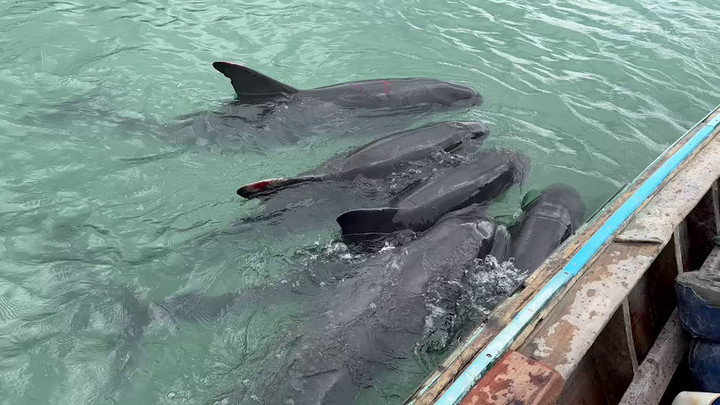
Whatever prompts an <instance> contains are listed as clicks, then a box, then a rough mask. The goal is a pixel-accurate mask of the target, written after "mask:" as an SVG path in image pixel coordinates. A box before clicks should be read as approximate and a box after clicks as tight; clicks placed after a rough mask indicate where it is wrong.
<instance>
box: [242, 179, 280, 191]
mask: <svg viewBox="0 0 720 405" xmlns="http://www.w3.org/2000/svg"><path fill="white" fill-rule="evenodd" d="M274 182H275V180H263V181H258V182H257V183H253V184H250V185H247V186H245V187H243V188H250V189H255V190H258V191H262V190H265V189H266V188H268V186H269V185H271V184H273V183H274Z"/></svg>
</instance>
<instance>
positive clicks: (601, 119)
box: [0, 0, 720, 404]
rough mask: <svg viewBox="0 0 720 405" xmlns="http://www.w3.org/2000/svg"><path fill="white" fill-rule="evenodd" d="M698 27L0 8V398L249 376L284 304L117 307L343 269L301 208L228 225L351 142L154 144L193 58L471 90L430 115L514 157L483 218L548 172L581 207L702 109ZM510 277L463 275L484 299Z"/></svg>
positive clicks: (557, 7) (207, 104)
mask: <svg viewBox="0 0 720 405" xmlns="http://www.w3.org/2000/svg"><path fill="white" fill-rule="evenodd" d="M718 21H720V10H719V9H718V7H717V4H716V2H715V1H713V0H616V1H607V0H588V1H579V0H542V1H537V0H514V1H462V0H458V1H444V2H440V1H417V0H414V1H413V0H382V1H360V0H343V1H339V0H302V1H288V0H263V1H237V0H235V1H219V0H203V1H196V0H195V1H190V0H187V1H174V0H142V1H109V0H99V1H95V2H89V1H72V0H64V1H37V0H23V1H11V0H3V1H0V403H1V404H46V403H53V404H96V403H97V404H102V403H116V404H160V403H167V404H172V403H208V402H210V403H212V401H213V400H214V399H216V398H219V397H220V395H221V394H222V393H223V392H227V391H230V390H235V389H238V387H242V386H253V385H256V384H258V381H256V379H257V378H258V376H259V375H260V374H261V370H263V369H264V367H265V366H266V365H267V364H270V363H271V362H272V361H274V360H275V359H277V358H278V357H282V355H283V350H282V348H277V347H274V346H273V345H274V344H275V342H276V337H277V336H279V335H281V334H282V333H283V332H284V331H285V330H288V329H291V328H293V327H294V326H296V325H298V324H299V323H302V320H303V318H302V316H301V315H299V314H302V311H303V308H302V305H301V304H299V303H294V302H286V303H282V302H281V303H279V304H278V303H275V304H273V305H267V306H259V307H253V308H252V309H248V310H247V311H243V310H236V311H231V312H229V313H227V314H224V315H223V316H221V317H219V318H217V319H209V318H208V319H206V318H204V317H200V318H201V319H199V322H188V323H183V322H172V321H168V322H165V323H163V322H156V324H152V325H148V326H147V328H144V329H143V330H142V331H141V332H142V333H136V332H138V331H136V330H135V329H133V325H134V322H137V319H130V318H129V317H128V310H127V308H128V307H132V305H137V306H138V308H144V307H143V305H144V306H147V305H148V304H147V303H149V302H153V301H155V302H158V301H161V300H163V299H165V298H167V297H171V296H174V295H177V294H181V293H185V292H199V293H202V294H205V295H207V296H220V295H221V294H224V293H228V292H230V293H234V292H238V291H243V290H246V289H248V288H251V287H252V286H267V285H275V284H278V283H282V282H283V280H285V279H286V278H287V277H288V273H291V272H298V271H300V272H307V273H309V274H310V273H312V271H313V268H314V267H315V266H316V264H317V263H318V261H324V262H331V261H337V262H343V261H344V262H352V261H354V260H362V258H357V257H355V256H353V254H352V253H349V252H347V251H346V249H345V248H344V246H343V245H342V244H338V243H334V242H333V240H334V239H336V238H337V236H338V234H337V229H336V225H335V223H334V218H323V215H322V213H319V214H316V215H317V217H311V218H310V219H311V220H313V221H315V222H316V223H315V225H316V226H301V225H298V224H307V222H308V221H307V219H308V218H303V219H306V220H305V221H291V220H288V221H287V222H282V223H271V224H266V226H258V227H253V226H246V227H245V228H242V227H241V228H242V229H240V230H239V231H237V232H230V231H228V230H229V229H237V221H238V220H239V219H241V218H246V217H251V216H255V215H258V213H259V212H260V210H261V207H259V204H258V203H257V202H256V201H251V202H247V201H243V200H241V199H240V198H239V197H237V196H236V195H235V193H234V192H235V190H236V189H237V187H238V186H240V185H242V184H245V183H247V182H250V181H255V180H260V179H263V178H268V177H277V176H287V175H293V174H298V173H301V172H303V171H306V170H308V169H311V168H313V167H315V166H317V165H319V164H320V163H322V162H324V161H325V160H327V159H328V158H330V157H332V156H334V155H336V154H338V153H341V152H344V151H347V150H349V149H350V148H352V147H353V146H357V145H360V144H363V143H364V142H367V141H368V140H369V139H372V134H364V135H363V134H360V135H357V136H316V137H309V138H307V139H303V140H302V141H301V142H298V143H293V144H281V145H275V146H274V147H264V146H263V144H262V143H259V144H257V143H253V142H246V141H247V140H245V141H240V142H234V141H232V142H229V143H226V142H224V141H222V140H220V141H217V140H215V141H211V142H206V143H204V144H203V143H202V142H201V143H194V144H182V143H177V142H171V141H170V140H169V139H168V138H167V137H166V136H163V134H164V133H163V132H162V131H160V130H159V129H158V128H159V126H160V125H161V124H163V123H166V122H170V121H171V120H172V119H173V118H174V117H177V116H180V115H183V114H188V113H193V112H196V111H208V110H212V109H214V108H217V107H218V106H220V105H222V104H223V103H226V102H228V101H231V100H232V98H233V96H234V94H233V91H232V88H231V86H230V83H229V81H228V80H227V79H226V78H225V77H223V76H222V75H221V74H219V73H217V72H216V71H214V70H213V68H212V66H211V63H212V62H214V61H216V60H227V61H235V62H242V63H244V64H246V65H248V66H250V67H252V68H255V69H257V70H259V71H261V72H263V73H265V74H267V75H269V76H271V77H273V78H276V79H278V80H280V81H283V82H285V83H288V84H290V85H292V86H294V87H298V88H313V87H319V86H324V85H330V84H334V83H338V82H344V81H350V80H361V79H369V78H384V77H417V76H422V77H433V78H438V79H443V80H449V81H456V82H460V83H463V84H467V85H470V86H472V87H474V88H476V89H477V90H479V91H480V92H481V93H482V95H483V96H484V98H485V102H484V104H483V105H482V106H481V107H480V108H475V109H471V110H464V111H460V112H456V113H449V114H445V115H441V116H439V117H432V119H464V120H471V119H472V120H482V121H486V122H488V123H489V124H490V125H491V128H492V135H491V137H490V139H489V140H488V142H487V146H489V147H502V148H509V149H514V150H518V151H520V152H522V153H524V154H526V155H528V156H529V157H530V160H531V169H530V172H529V177H528V179H527V181H526V182H525V183H524V184H523V185H521V186H517V187H515V188H513V189H512V190H510V191H509V192H508V193H507V194H506V195H505V196H504V197H503V198H502V199H501V200H500V201H499V202H498V203H497V204H496V205H495V207H494V210H495V212H496V213H498V214H500V215H502V214H504V215H513V214H516V213H517V211H518V209H519V205H520V201H521V199H522V196H523V194H524V193H525V192H527V191H528V190H530V189H533V188H541V187H543V186H545V185H548V184H552V183H556V182H564V183H568V184H570V185H572V186H574V187H576V188H577V189H578V190H579V191H580V193H581V194H582V196H583V198H584V200H585V202H586V203H587V205H588V207H589V210H588V213H589V214H590V213H592V211H594V210H595V209H597V208H599V207H600V206H601V205H602V204H603V203H604V202H605V201H606V200H607V199H608V198H609V197H611V196H612V195H613V194H614V193H615V192H616V191H617V190H618V189H619V188H620V187H622V186H623V185H624V184H625V183H626V182H627V181H630V180H632V179H633V178H634V177H635V176H636V175H637V174H638V173H639V172H640V171H641V170H642V169H643V168H644V167H645V166H646V165H647V164H648V163H649V162H651V161H652V160H653V159H654V158H655V157H656V156H657V155H658V154H659V153H660V152H661V151H663V150H664V149H665V148H666V147H667V146H668V145H669V144H671V143H672V142H673V141H674V140H675V139H677V138H678V137H679V136H680V135H681V134H682V133H683V132H684V131H685V130H687V129H688V128H689V127H690V126H691V125H692V124H693V123H694V122H696V121H697V120H699V119H700V118H701V117H702V116H704V115H705V114H706V113H707V112H708V111H709V110H710V109H711V108H712V107H714V106H715V105H717V104H720V40H719V39H718V31H717V27H718V25H717V22H718ZM430 119H431V118H430V117H423V120H424V121H423V122H427V121H428V120H430ZM420 123H421V122H417V123H416V124H420ZM343 132H344V129H343V128H338V130H337V134H342V133H343ZM243 230H244V231H243ZM298 269H300V270H298ZM514 276H516V275H514V274H510V273H507V274H500V275H495V276H488V279H487V280H485V284H482V283H481V285H480V288H481V289H483V288H488V289H491V290H492V289H496V290H497V291H498V293H501V292H502V291H505V289H506V288H509V286H510V285H511V284H512V283H513V282H514V281H516V280H514V278H513V277H514ZM491 301H492V300H489V301H488V304H487V305H488V308H486V309H490V308H489V307H490V305H491V304H492V303H491ZM140 313H142V311H140ZM136 315H137V314H136ZM448 350H449V349H448ZM446 352H447V351H445V353H446ZM442 355H443V352H441V353H439V354H437V353H436V354H432V355H428V354H423V353H418V355H417V356H416V357H415V358H411V359H405V360H403V361H398V364H397V366H396V372H395V373H393V374H392V375H390V376H387V377H386V378H385V381H386V383H384V384H380V385H378V386H375V387H372V388H369V389H367V390H365V391H364V392H363V393H362V395H361V396H360V397H359V399H358V400H359V402H365V403H373V404H376V403H386V402H387V403H398V402H401V401H402V400H403V399H404V398H405V397H406V396H407V395H408V394H409V393H410V392H411V391H412V390H413V388H414V387H415V386H416V385H417V384H418V383H419V382H421V381H422V380H423V378H424V376H425V375H426V374H427V373H428V372H429V371H430V370H432V369H433V368H434V366H435V365H436V364H437V362H438V361H439V360H440V359H441V358H442ZM260 383H261V382H260Z"/></svg>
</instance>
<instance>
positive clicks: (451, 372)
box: [406, 111, 720, 405]
mask: <svg viewBox="0 0 720 405" xmlns="http://www.w3.org/2000/svg"><path fill="white" fill-rule="evenodd" d="M718 115H720V111H716V112H715V113H713V114H712V115H710V116H708V117H707V118H706V119H705V120H704V121H703V122H702V123H700V124H699V125H698V126H696V127H695V128H694V130H693V131H691V132H690V133H689V134H688V136H686V137H685V138H684V139H683V140H682V141H680V142H678V143H677V144H676V145H674V146H673V147H672V148H671V149H670V150H668V154H666V155H665V156H670V155H671V154H672V153H674V152H675V151H677V150H678V149H679V148H681V147H682V146H683V145H684V144H685V143H686V142H687V140H688V139H690V137H691V136H692V135H694V134H695V133H696V132H697V131H699V130H700V128H702V126H703V125H704V124H705V123H707V122H708V121H710V120H711V119H713V118H715V117H716V116H718ZM716 136H717V133H716V134H714V135H713V136H712V137H711V138H710V139H708V140H707V141H706V142H705V144H704V147H705V148H706V146H707V145H708V144H710V145H711V144H712V143H711V140H712V139H713V138H714V137H716ZM715 144H720V142H715ZM716 146H718V145H716ZM710 153H711V154H712V153H714V154H715V156H717V151H714V150H713V151H711V152H710ZM663 163H664V160H663V159H659V160H658V161H656V162H654V163H653V164H652V165H651V166H650V167H648V169H647V170H646V171H645V172H643V173H642V174H641V175H640V176H638V178H637V179H636V181H634V182H633V184H631V185H630V186H629V187H628V188H627V189H626V190H625V191H624V192H623V193H622V194H621V195H619V196H618V197H617V198H616V199H615V200H614V201H613V202H611V203H609V204H608V205H607V206H606V207H605V208H604V209H603V210H602V211H601V212H599V213H598V214H597V215H596V216H595V217H594V218H593V220H592V221H591V222H590V223H589V224H588V225H587V226H586V227H585V228H583V229H581V230H580V231H579V232H578V234H577V235H576V236H575V237H574V238H572V239H571V240H569V241H567V243H566V244H565V245H564V246H562V247H561V248H559V249H558V250H557V251H556V252H555V253H554V254H553V255H552V256H551V257H550V258H549V259H548V260H547V261H546V262H545V263H544V264H543V266H541V267H540V268H539V269H538V270H537V271H536V272H535V274H534V275H533V277H532V279H531V280H529V281H528V282H526V288H525V289H524V290H522V291H520V292H519V293H517V294H515V295H514V296H513V297H510V298H508V299H507V300H505V302H503V304H501V305H500V306H498V307H497V308H496V309H495V310H494V311H493V312H492V314H491V316H490V318H489V319H488V321H487V322H486V324H484V325H483V326H481V327H478V328H476V329H475V330H474V331H473V332H472V333H471V334H470V335H469V336H470V337H469V338H468V339H466V340H465V341H464V343H463V344H462V345H460V346H459V347H458V349H456V350H455V351H454V352H453V353H452V354H451V355H450V356H448V358H446V360H445V361H444V362H443V363H442V364H441V365H440V366H439V367H438V368H437V369H436V371H435V372H433V373H432V374H431V375H430V376H429V377H428V378H427V379H426V381H425V382H424V383H423V384H422V385H421V386H420V387H418V388H417V389H416V390H415V392H414V393H413V394H412V395H411V396H410V397H409V398H408V399H407V400H406V402H407V403H410V404H414V405H421V404H422V405H428V404H431V403H433V402H434V401H435V399H436V398H438V396H439V395H441V394H442V392H443V391H444V390H445V389H446V388H447V386H448V385H449V384H450V383H452V382H453V381H454V380H455V378H456V376H457V375H458V374H459V373H460V372H462V370H463V369H464V368H466V367H467V365H468V364H469V363H470V362H471V361H472V360H473V359H474V358H475V356H476V355H477V354H478V353H479V352H480V351H481V350H482V349H483V348H484V347H485V346H486V345H487V344H488V343H489V342H490V341H491V340H492V339H493V338H494V337H495V336H496V335H497V334H498V333H499V332H500V331H501V330H502V329H503V327H505V325H507V324H508V323H509V322H510V321H511V320H512V318H513V317H514V316H515V314H517V312H518V311H519V310H520V309H521V308H522V307H523V306H524V305H525V304H527V303H528V302H529V301H530V299H532V297H533V296H534V295H535V294H536V293H537V291H539V290H540V289H541V288H542V287H543V286H544V285H545V283H546V282H547V281H548V280H549V279H550V278H552V277H553V276H554V274H555V273H556V272H557V270H558V269H559V268H562V266H563V265H564V264H565V263H567V261H568V260H569V259H570V258H571V257H572V255H574V254H575V252H577V250H578V249H579V248H580V247H581V246H582V244H583V243H584V242H585V241H586V240H587V238H588V237H589V236H590V235H592V234H593V233H594V232H595V231H597V230H598V229H599V228H600V227H601V226H602V224H603V223H604V222H605V220H606V219H607V218H609V217H610V215H612V213H613V212H614V211H615V210H616V209H617V208H619V207H620V206H621V205H622V204H623V203H624V202H625V201H626V200H627V199H628V198H629V197H630V196H631V195H632V193H634V192H635V191H636V190H637V189H638V187H639V186H640V185H641V184H642V182H643V181H645V180H646V179H647V178H648V177H649V176H650V174H651V173H653V172H654V171H655V170H656V169H657V168H658V167H659V166H660V165H662V164H663ZM684 166H687V162H686V163H685V164H683V166H682V167H681V168H680V169H681V170H679V172H682V171H684V170H685V169H684ZM703 175H704V176H707V175H708V174H707V173H703ZM681 219H682V217H681V218H680V220H681ZM678 222H679V221H678ZM673 228H674V226H673ZM659 233H662V232H659ZM633 239H636V240H640V245H643V246H645V245H659V246H656V247H659V248H662V246H663V245H664V244H665V243H667V240H665V241H662V240H661V239H660V238H657V239H650V241H651V243H649V244H648V243H645V242H646V241H647V240H648V239H647V237H645V236H643V234H642V233H640V234H628V235H627V240H633ZM666 239H669V236H667V237H666ZM643 241H645V242H643ZM646 247H647V246H646ZM648 249H650V250H649V251H652V250H653V248H652V247H650V248H648ZM589 265H592V263H590V264H589ZM579 276H582V273H581V274H580V275H579ZM577 279H578V277H576V278H575V279H574V280H572V281H571V282H570V283H569V284H568V285H567V286H565V289H564V290H563V291H558V294H557V297H556V298H555V299H554V301H553V302H552V303H551V304H550V305H548V306H547V307H546V308H544V310H543V312H542V313H540V315H539V317H538V318H536V319H535V320H534V321H533V322H532V324H530V325H529V326H528V328H526V330H525V331H524V332H523V336H521V337H520V338H519V339H517V340H516V342H515V343H514V344H513V346H511V348H516V347H518V346H520V345H521V344H522V342H524V341H525V337H526V336H528V335H529V334H530V332H531V331H532V329H533V328H534V327H535V325H536V324H537V323H538V322H539V321H540V320H541V319H542V318H544V317H545V316H546V315H547V314H548V313H549V312H550V311H551V310H552V308H553V306H554V305H555V304H557V302H558V301H559V299H560V298H561V297H562V296H563V295H564V294H565V292H566V291H568V289H569V288H570V287H571V286H572V285H573V283H575V282H576V280H577Z"/></svg>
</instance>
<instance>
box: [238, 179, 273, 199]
mask: <svg viewBox="0 0 720 405" xmlns="http://www.w3.org/2000/svg"><path fill="white" fill-rule="evenodd" d="M278 180H281V179H270V180H262V181H258V182H255V183H251V184H248V185H247V186H243V187H240V188H239V189H238V191H237V193H238V195H239V196H241V197H245V198H251V197H252V196H253V195H254V194H257V193H260V192H262V191H265V190H267V189H268V188H270V186H271V185H272V184H274V183H275V182H277V181H278Z"/></svg>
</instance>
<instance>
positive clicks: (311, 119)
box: [169, 62, 482, 151]
mask: <svg viewBox="0 0 720 405" xmlns="http://www.w3.org/2000/svg"><path fill="white" fill-rule="evenodd" d="M213 66H214V67H215V69H217V70H218V71H220V72H222V73H223V74H224V75H225V76H227V77H228V78H230V80H231V83H232V85H233V88H234V89H235V93H236V99H235V101H234V102H232V103H228V104H226V105H224V106H222V107H220V108H219V109H218V110H217V111H214V112H210V113H208V112H202V113H194V114H188V115H185V116H183V117H179V118H178V120H177V122H176V123H175V124H173V125H170V128H169V130H170V135H169V136H171V137H174V138H176V139H177V141H179V142H181V143H196V144H198V145H200V146H206V145H207V146H210V145H213V144H216V143H219V144H220V145H225V146H231V145H233V144H235V143H237V142H240V146H242V148H243V149H244V150H247V149H258V150H261V151H262V150H265V149H267V148H272V147H274V146H277V144H280V145H285V144H290V143H297V142H300V141H301V140H303V139H306V138H309V137H313V136H317V135H326V136H342V135H347V134H353V135H360V136H364V135H372V136H377V135H386V134H390V133H392V132H395V131H398V130H401V129H404V128H407V127H408V126H409V125H410V124H411V123H412V122H413V121H414V120H417V119H418V118H419V117H421V116H422V115H424V114H427V113H432V112H435V111H445V110H448V109H459V108H467V107H471V106H475V105H480V103H481V102H482V98H481V97H480V95H479V94H478V93H477V91H475V90H473V89H471V88H469V87H466V86H462V85H458V84H454V83H449V82H444V81H440V80H434V79H385V80H368V81H358V82H351V83H343V84H337V85H333V86H328V87H321V88H317V89H311V90H298V89H295V88H293V87H291V86H288V85H286V84H283V83H280V82H279V81H277V80H274V79H271V78H269V77H267V76H265V75H263V74H262V73H259V72H256V71H254V70H252V69H249V68H247V67H244V66H240V65H236V64H232V63H227V62H215V63H214V64H213Z"/></svg>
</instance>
